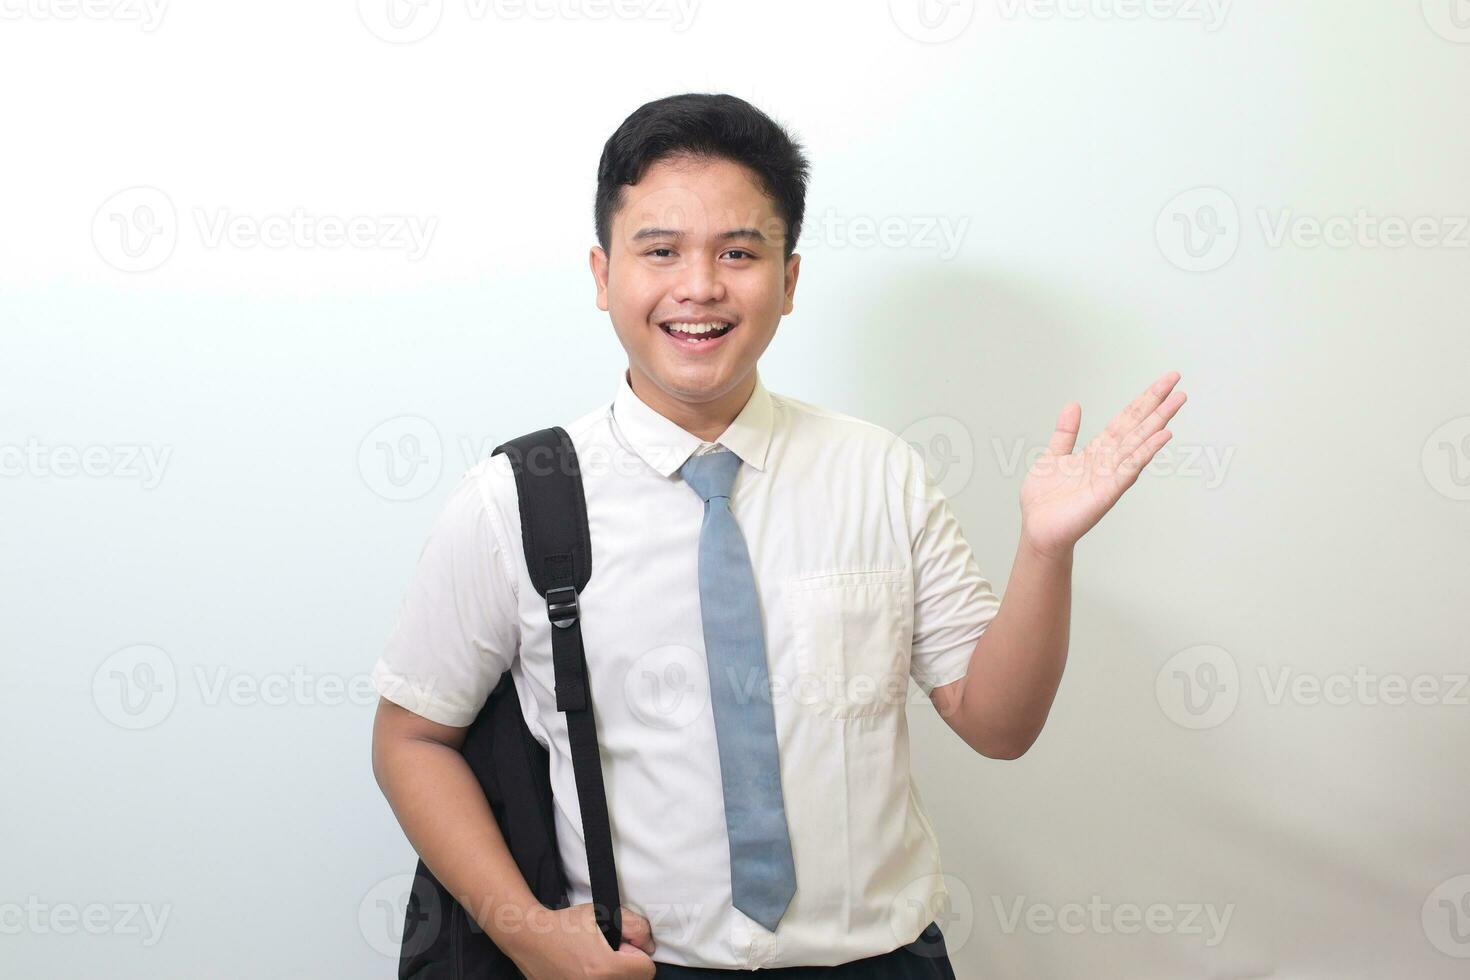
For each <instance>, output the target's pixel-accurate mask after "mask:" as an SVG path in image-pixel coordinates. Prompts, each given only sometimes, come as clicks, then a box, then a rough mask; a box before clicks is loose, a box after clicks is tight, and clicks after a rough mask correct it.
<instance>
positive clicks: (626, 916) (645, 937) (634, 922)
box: [623, 906, 656, 955]
mask: <svg viewBox="0 0 1470 980" xmlns="http://www.w3.org/2000/svg"><path fill="white" fill-rule="evenodd" d="M623 940H624V941H625V942H630V943H632V944H633V945H634V946H637V947H638V948H639V949H641V950H643V952H645V953H648V954H649V955H652V954H653V951H654V949H655V948H656V946H655V945H654V942H653V927H652V926H651V925H649V923H648V920H647V919H645V918H644V917H643V916H641V915H639V914H638V913H637V912H634V911H633V910H631V909H629V908H628V907H627V906H623Z"/></svg>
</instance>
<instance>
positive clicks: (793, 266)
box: [781, 252, 801, 316]
mask: <svg viewBox="0 0 1470 980" xmlns="http://www.w3.org/2000/svg"><path fill="white" fill-rule="evenodd" d="M800 274H801V256H800V255H799V254H797V253H796V252H792V253H791V258H789V259H787V260H786V305H785V307H784V308H783V309H782V310H781V315H782V316H785V315H786V314H788V313H790V312H791V309H792V306H793V305H794V304H793V302H792V301H793V300H794V299H795V297H796V277H797V276H798V275H800Z"/></svg>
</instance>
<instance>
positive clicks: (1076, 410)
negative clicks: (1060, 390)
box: [1046, 402, 1082, 456]
mask: <svg viewBox="0 0 1470 980" xmlns="http://www.w3.org/2000/svg"><path fill="white" fill-rule="evenodd" d="M1081 427H1082V406H1081V405H1079V404H1077V403H1076V402H1067V404H1065V405H1063V406H1062V413H1061V414H1060V415H1058V416H1057V427H1056V430H1055V431H1053V432H1052V434H1051V441H1050V442H1048V443H1047V444H1046V449H1047V452H1050V453H1055V454H1056V455H1058V456H1065V455H1067V454H1068V453H1070V452H1071V451H1072V447H1073V446H1075V445H1076V444H1077V430H1078V429H1080V428H1081Z"/></svg>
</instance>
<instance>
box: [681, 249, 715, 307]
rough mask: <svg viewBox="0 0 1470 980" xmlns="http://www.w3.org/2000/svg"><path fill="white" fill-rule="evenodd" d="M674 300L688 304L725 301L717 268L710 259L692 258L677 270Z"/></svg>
mask: <svg viewBox="0 0 1470 980" xmlns="http://www.w3.org/2000/svg"><path fill="white" fill-rule="evenodd" d="M674 299H675V300H677V301H679V302H688V303H719V302H723V301H724V299H725V284H724V281H723V279H722V278H721V275H720V269H719V266H718V265H716V264H715V262H714V261H713V260H711V259H706V258H703V257H701V256H693V257H691V258H690V260H689V261H688V262H686V263H684V266H683V267H682V268H681V269H680V270H679V281H678V282H677V283H676V284H675V286H674Z"/></svg>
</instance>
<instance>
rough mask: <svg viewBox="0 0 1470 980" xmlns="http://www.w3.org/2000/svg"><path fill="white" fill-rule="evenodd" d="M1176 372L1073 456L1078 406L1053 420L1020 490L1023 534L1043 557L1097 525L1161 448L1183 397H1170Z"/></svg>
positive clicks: (1078, 424)
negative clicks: (1043, 448) (1047, 438)
mask: <svg viewBox="0 0 1470 980" xmlns="http://www.w3.org/2000/svg"><path fill="white" fill-rule="evenodd" d="M1178 382H1179V372H1177V371H1169V372H1166V373H1165V374H1164V375H1163V376H1162V377H1160V378H1159V379H1158V380H1157V381H1155V382H1154V383H1153V384H1151V385H1149V386H1148V388H1147V389H1145V390H1144V392H1143V393H1142V394H1140V395H1139V396H1138V397H1137V398H1135V399H1133V401H1132V402H1131V403H1130V404H1129V405H1128V407H1126V408H1124V409H1123V410H1122V411H1121V412H1119V413H1118V414H1117V415H1116V416H1115V417H1114V418H1113V420H1112V421H1111V422H1109V423H1108V425H1107V428H1106V429H1104V430H1103V431H1102V432H1100V433H1098V434H1097V435H1096V436H1095V437H1094V438H1093V440H1092V441H1091V442H1089V443H1088V444H1087V445H1086V446H1084V447H1083V448H1082V451H1081V452H1076V453H1074V452H1073V451H1072V447H1073V446H1074V445H1075V444H1076V442H1077V432H1078V429H1080V428H1081V425H1082V406H1081V405H1079V404H1077V403H1076V402H1068V403H1067V404H1066V405H1065V406H1063V407H1062V412H1061V414H1060V415H1059V416H1057V427H1056V431H1055V432H1053V433H1052V437H1051V441H1050V442H1049V443H1048V444H1047V447H1046V452H1044V453H1042V454H1041V456H1040V458H1038V459H1037V460H1036V462H1035V463H1033V464H1032V465H1031V469H1030V470H1029V471H1027V473H1026V480H1025V482H1024V483H1022V484H1021V527H1022V533H1023V534H1024V535H1025V536H1026V538H1027V539H1028V540H1029V541H1030V543H1031V545H1032V547H1034V548H1036V550H1037V551H1039V552H1041V553H1042V554H1045V555H1061V554H1064V553H1065V552H1066V551H1067V550H1068V549H1070V548H1071V547H1072V546H1073V545H1075V544H1076V543H1077V541H1078V540H1079V539H1080V538H1081V537H1082V535H1084V534H1086V533H1087V532H1088V531H1089V530H1091V528H1092V526H1093V525H1094V524H1096V523H1097V522H1098V521H1100V520H1101V519H1102V516H1103V515H1104V514H1106V513H1107V512H1108V510H1109V509H1110V508H1111V507H1112V506H1113V504H1115V503H1117V502H1118V498H1119V497H1121V496H1123V492H1124V491H1125V490H1127V489H1128V488H1129V487H1131V486H1133V484H1134V482H1135V481H1136V480H1137V479H1138V474H1139V473H1140V472H1141V471H1142V470H1143V468H1144V467H1145V466H1147V465H1148V463H1149V461H1150V460H1151V459H1153V458H1154V454H1155V453H1157V452H1158V451H1159V449H1161V448H1162V447H1163V445H1164V443H1166V442H1168V441H1169V439H1170V437H1171V436H1172V433H1171V432H1169V430H1168V429H1165V428H1164V426H1165V425H1166V424H1167V423H1168V421H1169V420H1170V419H1171V418H1173V417H1174V413H1175V412H1177V411H1179V407H1180V406H1181V405H1183V404H1184V401H1185V398H1186V397H1187V396H1186V395H1185V394H1184V392H1182V391H1179V392H1174V393H1173V394H1170V392H1171V391H1172V390H1173V388H1174V385H1176V384H1177V383H1178Z"/></svg>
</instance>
